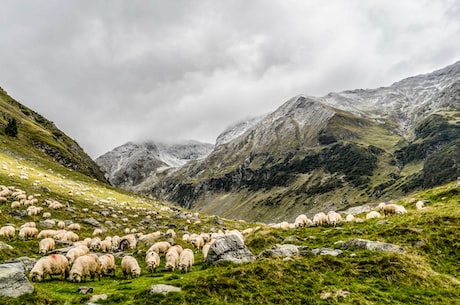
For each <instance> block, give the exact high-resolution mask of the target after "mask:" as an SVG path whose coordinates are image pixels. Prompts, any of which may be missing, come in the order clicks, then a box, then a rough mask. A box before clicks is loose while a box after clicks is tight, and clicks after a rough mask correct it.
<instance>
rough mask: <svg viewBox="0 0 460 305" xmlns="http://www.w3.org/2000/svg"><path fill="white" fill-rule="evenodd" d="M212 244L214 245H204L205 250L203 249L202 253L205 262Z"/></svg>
mask: <svg viewBox="0 0 460 305" xmlns="http://www.w3.org/2000/svg"><path fill="white" fill-rule="evenodd" d="M211 244H212V241H211V242H209V243H207V244H206V245H204V246H203V249H201V252H202V253H203V259H204V260H205V261H206V257H207V256H208V252H209V248H211Z"/></svg>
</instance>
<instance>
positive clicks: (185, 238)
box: [182, 233, 190, 242]
mask: <svg viewBox="0 0 460 305" xmlns="http://www.w3.org/2000/svg"><path fill="white" fill-rule="evenodd" d="M182 240H183V241H185V242H189V241H190V234H188V233H184V235H182Z"/></svg>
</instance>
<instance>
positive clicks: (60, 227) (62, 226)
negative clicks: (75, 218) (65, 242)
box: [57, 220, 65, 229]
mask: <svg viewBox="0 0 460 305" xmlns="http://www.w3.org/2000/svg"><path fill="white" fill-rule="evenodd" d="M57 226H58V228H59V229H65V222H63V221H62V220H60V221H58V223H57Z"/></svg>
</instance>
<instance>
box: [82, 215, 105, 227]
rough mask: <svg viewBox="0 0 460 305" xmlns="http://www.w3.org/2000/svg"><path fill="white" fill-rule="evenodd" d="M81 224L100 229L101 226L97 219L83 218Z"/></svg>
mask: <svg viewBox="0 0 460 305" xmlns="http://www.w3.org/2000/svg"><path fill="white" fill-rule="evenodd" d="M81 222H83V223H86V224H88V225H91V226H93V227H99V226H100V225H101V224H100V223H99V221H97V220H96V219H94V218H93V217H89V218H83V219H82V220H81Z"/></svg>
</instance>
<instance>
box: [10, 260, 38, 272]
mask: <svg viewBox="0 0 460 305" xmlns="http://www.w3.org/2000/svg"><path fill="white" fill-rule="evenodd" d="M36 262H37V260H36V259H33V258H30V257H26V256H21V257H18V258H11V259H8V260H6V261H5V264H13V263H20V264H22V265H23V266H24V269H25V271H27V272H30V270H32V268H33V267H34V265H35V263H36Z"/></svg>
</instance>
